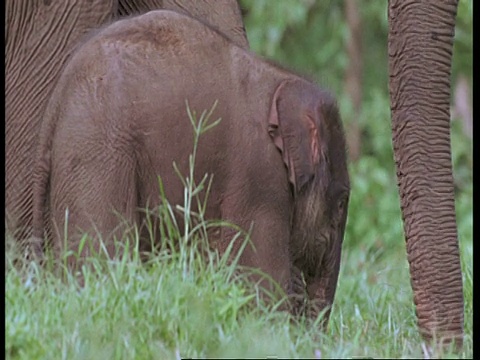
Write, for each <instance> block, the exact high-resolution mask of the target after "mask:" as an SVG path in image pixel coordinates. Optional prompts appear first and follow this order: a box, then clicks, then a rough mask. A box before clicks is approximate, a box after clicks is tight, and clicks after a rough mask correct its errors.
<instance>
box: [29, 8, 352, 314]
mask: <svg viewBox="0 0 480 360" xmlns="http://www.w3.org/2000/svg"><path fill="white" fill-rule="evenodd" d="M185 100H188V103H189V106H190V108H191V109H192V110H195V111H196V112H197V114H199V113H201V112H202V111H203V110H206V109H210V108H211V107H212V105H213V103H214V101H215V100H218V105H217V107H216V108H215V111H214V113H213V115H212V119H217V118H221V119H222V120H221V122H220V123H219V124H218V125H217V126H215V127H214V128H213V129H211V130H209V131H208V132H206V133H204V134H202V135H201V137H200V141H199V145H198V150H197V155H196V156H197V157H196V167H195V172H196V174H197V176H198V177H199V178H201V177H202V176H203V175H204V174H205V173H208V174H213V175H214V177H213V184H212V187H211V191H210V194H209V199H208V204H207V208H206V217H207V219H224V220H228V221H231V222H233V223H234V224H236V225H238V226H240V227H241V228H243V229H247V230H248V229H250V226H252V225H253V229H252V233H251V240H252V244H253V247H252V246H251V245H247V247H246V249H245V251H244V252H243V253H242V255H241V257H240V263H241V264H242V265H245V266H249V267H254V268H257V269H260V270H262V271H263V272H265V273H267V274H269V275H270V276H271V277H272V278H273V279H274V280H276V282H278V283H279V284H280V285H281V286H282V288H283V289H284V290H285V292H287V293H291V292H292V288H293V287H294V286H296V285H298V280H299V279H298V277H296V275H295V276H293V275H292V273H294V272H295V274H297V273H298V272H301V273H302V272H303V274H304V277H305V280H306V285H307V288H306V291H307V293H308V296H309V298H310V300H311V301H310V305H311V307H309V309H314V310H316V311H320V310H322V309H324V308H325V307H328V308H329V307H330V306H331V304H332V302H333V298H334V294H335V289H336V284H337V277H338V272H339V263H340V253H341V245H342V241H343V235H344V230H345V222H346V217H347V205H348V197H349V177H348V173H347V165H346V151H345V140H344V134H343V129H342V124H341V120H340V117H339V114H338V109H337V106H336V103H335V101H334V99H333V97H332V96H331V95H329V93H328V92H327V91H324V90H322V89H320V88H319V87H318V86H316V85H315V84H313V83H312V82H310V81H308V80H306V79H305V78H303V77H300V76H298V75H294V74H292V73H291V72H289V71H287V70H284V69H281V68H278V67H276V66H275V65H273V64H271V63H268V62H265V61H263V60H262V59H260V58H258V57H256V56H254V55H253V54H252V53H250V52H248V51H246V50H244V49H242V48H240V47H238V46H236V45H234V44H233V43H232V42H230V41H229V40H228V39H227V38H226V37H224V36H223V35H222V34H220V33H219V32H216V31H215V30H214V29H212V28H210V27H208V26H205V25H204V24H202V23H200V22H198V21H196V20H194V19H192V18H190V17H187V16H183V15H180V14H178V13H174V12H170V11H153V12H150V13H148V14H145V15H141V16H139V17H135V18H130V19H127V20H121V21H118V22H116V23H114V24H112V25H111V26H109V27H107V28H105V29H103V30H102V31H101V32H99V33H97V34H96V35H95V36H93V37H92V38H91V39H89V40H88V41H87V42H86V43H85V44H84V45H83V46H82V47H80V48H79V50H78V52H76V53H75V54H74V55H73V57H72V60H71V61H70V62H69V63H68V65H67V66H66V68H65V70H64V71H63V73H62V75H61V77H60V79H59V81H58V84H57V86H56V88H55V90H54V92H53V95H52V97H51V100H50V102H49V104H48V107H47V110H46V113H45V117H44V121H43V123H42V128H41V132H40V135H39V151H38V161H37V165H36V167H35V183H34V235H35V237H37V238H42V237H43V236H44V226H43V220H44V214H45V211H46V209H47V213H49V214H51V215H49V218H48V221H47V226H51V227H52V229H53V244H54V249H55V252H56V253H57V254H59V253H60V252H61V251H63V250H65V249H63V248H62V246H63V236H62V235H63V230H60V231H58V229H64V217H65V210H66V209H67V208H68V211H69V213H68V214H69V217H68V233H67V234H68V247H69V249H71V250H75V249H77V248H78V241H79V236H80V233H81V232H80V231H78V229H81V230H84V231H87V232H90V234H91V235H92V237H94V238H95V237H96V234H97V233H96V231H93V226H95V229H96V230H98V231H99V233H100V234H101V235H102V237H103V239H104V240H105V241H106V242H107V249H108V251H109V254H110V256H113V252H114V249H113V241H112V240H111V239H112V238H113V236H114V235H120V234H121V232H122V230H123V229H120V228H118V224H119V223H120V220H119V217H118V214H120V215H121V216H122V217H123V218H125V219H128V220H130V221H132V222H135V223H137V224H139V225H141V224H142V221H143V215H142V213H140V212H138V211H136V210H137V209H142V208H143V209H144V208H145V207H150V208H152V207H155V206H157V205H159V202H160V199H159V187H158V179H157V176H161V178H162V181H163V184H164V188H165V194H166V197H167V199H169V201H170V203H172V204H183V196H184V195H183V192H184V189H183V185H182V183H181V182H180V180H179V178H178V176H177V175H176V173H175V171H174V169H173V166H172V163H173V162H174V161H175V162H176V163H177V164H178V166H179V169H180V171H181V173H182V174H187V169H188V158H189V155H190V154H191V152H192V149H193V130H192V125H191V123H190V121H189V119H188V117H187V112H186V106H185ZM48 209H49V210H50V211H48ZM112 210H115V211H116V213H117V214H115V213H114V212H113V211H112ZM48 224H50V225H48ZM93 224H94V225H93ZM232 236H233V234H232V231H231V230H230V229H227V228H222V229H221V234H220V238H219V239H218V240H217V244H218V247H219V249H220V250H221V251H222V250H224V249H225V248H226V247H227V246H228V244H229V242H230V241H231V239H232ZM236 244H238V242H237V243H236ZM95 246H96V247H97V248H98V243H95ZM235 249H238V247H237V248H235ZM86 254H87V249H84V252H83V253H82V255H86ZM69 261H70V264H71V266H75V259H74V258H73V257H71V258H70V260H69ZM314 312H315V311H314Z"/></svg>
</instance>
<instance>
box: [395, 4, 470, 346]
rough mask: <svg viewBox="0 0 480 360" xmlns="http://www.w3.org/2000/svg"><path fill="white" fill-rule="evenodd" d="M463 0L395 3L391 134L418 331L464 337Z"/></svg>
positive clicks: (432, 335)
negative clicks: (460, 176) (457, 79)
mask: <svg viewBox="0 0 480 360" xmlns="http://www.w3.org/2000/svg"><path fill="white" fill-rule="evenodd" d="M457 2H458V1H457V0H449V1H436V0H425V1H406V0H390V1H389V10H388V18H389V27H390V31H389V38H388V55H389V68H390V69H389V73H390V83H389V90H390V101H391V110H392V136H393V147H394V154H395V164H396V168H397V178H398V185H399V194H400V201H401V208H402V215H403V220H404V230H405V237H406V242H407V246H406V247H407V253H408V261H409V264H410V274H411V282H412V287H413V293H414V302H415V305H416V310H417V316H418V325H419V328H420V332H421V333H422V335H423V336H424V337H425V338H426V339H427V340H430V339H432V338H436V339H437V340H440V339H441V338H444V339H445V340H447V342H451V341H452V339H454V340H455V341H456V343H457V345H458V346H461V344H462V341H463V311H464V308H463V290H462V272H461V266H460V255H459V248H458V238H457V224H456V219H455V198H454V184H453V174H452V161H451V153H450V149H451V146H450V71H451V61H452V49H453V38H454V29H455V16H456V9H457Z"/></svg>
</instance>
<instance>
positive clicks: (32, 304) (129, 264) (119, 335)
mask: <svg viewBox="0 0 480 360" xmlns="http://www.w3.org/2000/svg"><path fill="white" fill-rule="evenodd" d="M387 110H388V108H387ZM453 141H454V142H455V141H457V140H455V137H454V138H453ZM387 156H388V154H387ZM192 160H193V161H194V159H192ZM350 173H351V178H352V192H351V201H350V208H349V218H348V224H347V231H346V236H345V241H344V248H343V249H344V251H343V259H342V265H341V272H340V277H339V282H338V289H337V294H336V298H335V304H334V308H333V311H332V314H331V319H330V325H329V328H328V331H327V332H325V333H322V332H321V331H320V330H319V328H318V326H317V324H315V323H309V322H307V321H305V319H299V320H295V319H292V318H291V316H290V315H288V314H286V313H284V312H280V311H275V309H274V307H275V306H272V305H270V306H266V305H265V303H264V301H263V300H262V299H261V298H260V297H259V291H258V289H257V288H255V286H254V285H253V284H250V283H248V282H246V281H245V280H243V278H241V277H240V276H239V275H237V274H236V273H235V272H234V271H233V267H232V266H229V265H227V264H226V263H225V262H224V259H219V258H218V257H217V256H216V255H215V254H214V253H209V258H210V261H205V259H204V258H202V256H200V255H199V253H198V251H197V250H196V249H195V247H193V246H191V245H189V244H187V243H186V242H184V241H183V240H177V241H176V242H177V243H178V244H180V246H179V248H178V249H177V250H175V251H172V252H167V251H162V252H160V253H159V254H157V255H155V256H152V258H151V259H150V261H149V262H148V264H147V265H145V264H142V262H141V261H140V260H139V256H138V254H137V253H136V252H135V251H133V252H128V251H125V253H124V255H123V256H121V257H120V258H119V259H118V260H116V261H105V260H102V258H101V257H100V256H96V257H92V258H91V259H89V260H88V261H89V266H85V267H84V268H83V269H82V273H83V277H84V281H85V284H84V286H83V287H79V286H78V284H77V281H76V280H75V279H74V278H72V277H71V276H70V277H68V276H67V278H66V279H64V280H62V279H61V278H60V277H59V276H58V275H56V274H54V273H53V272H52V271H50V270H48V269H45V268H39V267H37V266H36V265H35V264H30V265H28V264H27V265H25V266H24V267H23V268H18V267H17V268H14V267H13V266H12V264H11V261H12V259H13V258H14V249H13V250H12V249H9V250H8V251H7V252H6V273H5V317H6V322H5V324H6V329H5V330H6V332H5V354H6V358H7V359H178V358H180V357H204V358H211V357H217V358H218V357H242V358H246V357H260V358H265V357H279V358H305V357H310V358H338V357H342V358H348V357H357V356H358V357H374V358H377V357H379V358H382V357H389V358H392V357H403V358H410V357H416V358H418V357H420V358H424V357H430V356H432V357H458V356H460V357H462V358H469V357H472V356H473V350H472V347H473V345H472V343H473V339H472V311H473V302H472V293H473V273H472V237H473V235H472V221H473V220H472V185H471V181H470V182H468V181H466V183H465V184H463V185H462V186H461V189H460V190H459V191H458V193H457V214H458V226H459V238H460V247H461V253H462V266H463V275H464V294H465V339H464V348H463V352H462V353H461V354H457V355H454V354H449V353H448V352H446V353H444V352H434V353H433V354H431V353H427V346H426V345H425V344H423V342H422V339H421V338H420V336H419V334H418V332H417V326H416V317H415V310H414V307H413V303H412V291H411V287H410V282H409V274H408V263H407V262H406V256H405V245H404V242H403V235H402V223H401V217H400V210H399V200H398V194H397V188H396V181H395V177H394V170H393V167H392V168H388V169H385V167H383V166H381V165H380V163H379V161H378V157H377V156H374V155H372V156H365V157H363V158H362V160H361V161H359V162H358V163H356V164H353V165H351V167H350ZM190 175H191V174H190ZM467 178H468V177H467ZM205 184H206V183H204V185H205ZM186 187H187V188H188V187H190V191H192V190H194V188H195V185H192V184H189V183H188V181H186ZM185 207H186V209H187V210H188V207H189V203H188V201H187V202H186V204H185ZM167 213H168V209H166V212H165V213H164V215H165V216H167V215H166V214H167ZM167 217H168V216H167ZM201 230H202V229H199V230H198V231H196V232H195V234H194V235H192V237H191V239H190V241H193V242H194V243H198V242H199V241H200V239H201V237H202V236H201V234H202V231H201ZM7 240H8V239H7Z"/></svg>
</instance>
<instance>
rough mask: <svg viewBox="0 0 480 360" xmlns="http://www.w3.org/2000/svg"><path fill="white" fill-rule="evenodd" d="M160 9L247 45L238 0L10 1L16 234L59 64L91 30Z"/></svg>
mask: <svg viewBox="0 0 480 360" xmlns="http://www.w3.org/2000/svg"><path fill="white" fill-rule="evenodd" d="M162 7H165V8H168V9H171V10H177V11H179V12H183V13H187V14H190V15H191V16H193V17H197V18H199V19H201V20H202V21H204V22H206V23H207V24H210V25H211V26H213V27H214V28H216V29H218V30H219V31H222V32H223V33H224V34H226V35H227V36H228V37H230V38H231V39H232V41H233V42H235V43H237V44H238V45H239V46H242V47H248V42H247V38H246V35H245V30H244V27H243V21H242V17H241V13H240V9H239V7H238V4H237V2H236V1H235V0H197V1H190V0H150V1H149V0H120V1H118V2H117V0H62V1H45V0H7V3H6V23H5V42H6V54H5V78H6V83H5V103H6V115H5V118H6V120H5V122H6V124H5V138H6V147H5V160H6V164H5V213H6V227H7V231H8V232H9V233H10V234H11V235H13V236H14V237H15V238H16V239H22V240H23V239H26V238H28V237H29V234H31V225H32V169H33V159H34V155H33V151H34V147H35V144H36V140H37V134H38V130H39V125H40V122H41V117H42V114H43V111H44V109H45V106H46V103H47V100H48V98H49V96H50V94H51V92H52V89H53V86H54V85H55V83H56V81H57V79H58V76H59V73H60V70H61V68H62V67H63V65H64V64H65V63H66V61H67V59H68V58H69V57H70V55H71V53H72V51H73V49H74V48H75V46H76V45H77V44H78V43H79V41H80V40H81V39H82V38H84V37H85V35H86V34H87V33H88V32H89V31H91V29H93V28H97V27H98V26H100V25H102V24H105V23H108V22H110V21H112V20H113V19H115V18H117V17H118V16H121V15H130V14H134V13H138V12H142V11H148V10H153V9H159V8H162Z"/></svg>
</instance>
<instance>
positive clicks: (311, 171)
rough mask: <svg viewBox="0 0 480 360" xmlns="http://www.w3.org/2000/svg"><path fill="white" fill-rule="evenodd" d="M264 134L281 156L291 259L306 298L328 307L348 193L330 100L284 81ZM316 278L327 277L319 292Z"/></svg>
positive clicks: (302, 84) (309, 87) (341, 137)
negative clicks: (287, 186) (289, 201)
mask: <svg viewBox="0 0 480 360" xmlns="http://www.w3.org/2000/svg"><path fill="white" fill-rule="evenodd" d="M269 133H270V136H271V138H272V139H273V141H274V143H275V145H276V146H277V148H278V149H279V150H280V152H281V154H282V158H283V162H284V163H285V165H286V168H287V171H288V179H289V181H290V183H291V188H292V191H293V199H294V208H293V214H292V220H291V225H292V228H291V231H292V233H291V240H290V241H291V244H290V249H291V256H292V260H293V262H294V265H295V266H296V267H297V268H298V269H300V270H301V271H302V272H303V273H304V276H305V279H306V280H307V290H308V292H309V296H310V297H311V298H317V299H318V298H320V299H319V300H320V301H321V302H322V304H321V307H324V306H326V305H330V304H331V302H332V301H333V297H334V294H335V288H336V282H337V277H338V271H339V264H340V251H341V244H342V241H343V235H344V231H345V223H346V218H347V206H348V197H349V193H350V187H349V177H348V172H347V163H346V147H345V137H344V133H343V127H342V123H341V121H340V116H339V113H338V108H337V106H336V103H335V100H334V99H333V97H332V96H331V95H329V94H328V93H327V92H326V91H323V90H320V89H319V88H317V87H316V86H314V85H312V84H310V83H308V82H306V81H300V80H294V81H285V82H283V83H281V84H280V86H278V88H277V89H276V91H275V94H274V96H273V102H272V106H271V110H270V117H269ZM320 278H323V279H327V278H328V280H325V281H323V282H322V284H321V287H322V289H319V287H318V286H314V285H313V284H314V283H315V284H317V285H318V284H319V283H318V279H320ZM309 279H310V280H311V281H310V282H311V283H312V286H313V288H312V287H310V285H309ZM319 291H320V292H322V294H318V292H319Z"/></svg>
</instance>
